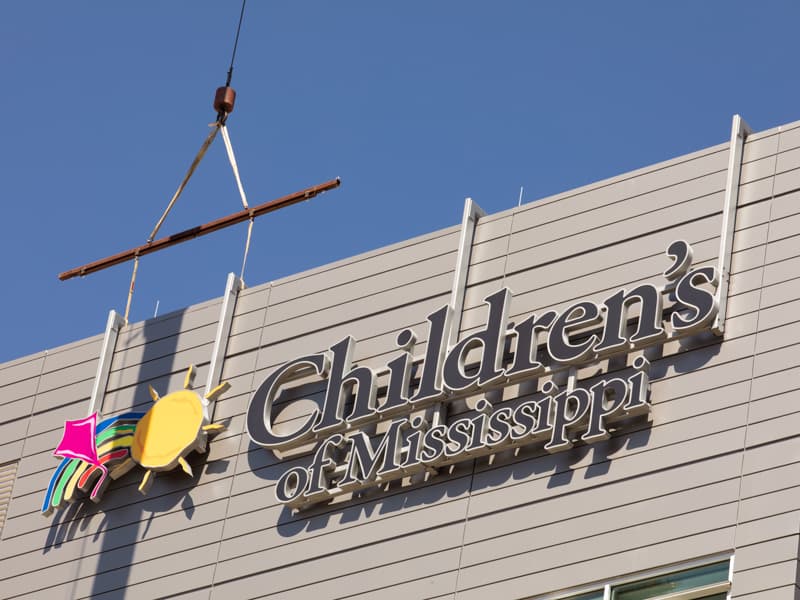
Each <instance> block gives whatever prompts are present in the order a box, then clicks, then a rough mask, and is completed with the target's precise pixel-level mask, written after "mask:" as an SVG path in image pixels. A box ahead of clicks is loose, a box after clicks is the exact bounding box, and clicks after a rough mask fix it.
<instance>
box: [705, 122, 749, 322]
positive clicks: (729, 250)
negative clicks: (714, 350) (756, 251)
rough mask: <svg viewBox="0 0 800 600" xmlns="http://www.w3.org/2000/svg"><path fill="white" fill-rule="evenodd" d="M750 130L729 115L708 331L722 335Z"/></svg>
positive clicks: (745, 124) (743, 123)
mask: <svg viewBox="0 0 800 600" xmlns="http://www.w3.org/2000/svg"><path fill="white" fill-rule="evenodd" d="M750 133H752V130H751V129H750V127H749V126H748V125H747V123H745V122H744V119H742V117H741V116H739V115H733V122H732V124H731V144H730V152H729V155H728V176H727V179H726V180H725V200H724V204H723V207H722V231H721V233H720V240H719V259H718V264H717V274H718V276H719V285H718V287H717V307H718V311H717V316H716V318H715V319H714V324H713V326H712V331H714V333H716V334H717V335H723V334H724V333H725V315H726V313H727V310H728V287H729V285H730V279H731V257H732V255H733V233H734V230H735V229H736V208H737V206H738V204H739V177H740V175H741V172H742V157H743V155H744V142H745V140H746V139H747V136H748V135H750Z"/></svg>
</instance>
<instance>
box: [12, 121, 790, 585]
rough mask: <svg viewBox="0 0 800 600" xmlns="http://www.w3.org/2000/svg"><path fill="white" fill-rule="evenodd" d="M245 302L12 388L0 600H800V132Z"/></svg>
mask: <svg viewBox="0 0 800 600" xmlns="http://www.w3.org/2000/svg"><path fill="white" fill-rule="evenodd" d="M240 288H241V286H240V283H239V281H238V280H237V279H236V278H235V277H233V276H232V277H231V278H230V279H229V281H228V286H227V288H226V289H225V293H224V295H223V296H222V297H221V298H218V299H215V300H212V301H209V302H206V303H203V304H199V305H196V306H191V307H188V308H186V309H185V310H181V311H178V312H175V313H171V314H168V315H164V316H162V317H159V318H156V319H152V320H148V321H145V322H142V323H136V324H131V325H126V326H123V325H122V324H121V323H120V321H119V319H118V317H116V316H115V315H114V314H112V315H111V317H110V318H109V326H108V328H107V331H106V332H105V334H101V335H99V336H95V337H92V338H88V339H85V340H81V341H78V342H75V343H73V344H70V345H67V346H64V347H61V348H57V349H55V350H50V351H46V352H42V353H39V354H36V355H32V356H28V357H24V358H21V359H18V360H15V361H12V362H10V363H6V364H4V365H1V366H0V504H2V506H0V511H2V512H0V523H2V525H1V526H2V531H1V532H0V536H1V537H0V565H2V569H0V579H1V580H2V584H1V585H0V597H2V598H19V599H22V598H26V599H27V598H48V599H49V598H70V599H72V598H88V597H92V598H107V599H110V598H157V597H174V598H183V599H186V600H189V599H208V598H215V599H216V598H275V599H277V598H280V599H282V600H293V599H335V598H359V599H361V598H363V599H366V598H380V599H381V600H390V599H401V598H402V599H408V598H413V599H423V598H424V599H431V600H432V599H445V598H456V599H458V600H483V599H487V598H492V599H496V600H526V599H533V598H551V599H555V598H562V597H563V598H568V597H570V598H571V597H581V598H606V599H610V598H612V597H613V598H618V599H619V600H632V599H634V598H656V597H658V598H662V597H664V598H667V597H668V598H674V599H676V600H677V599H684V600H690V599H692V598H706V597H714V598H725V597H735V598H743V599H745V598H746V599H749V600H768V599H769V600H772V599H775V600H783V599H787V600H788V599H795V598H798V597H800V573H799V572H798V556H799V554H798V548H799V547H800V437H798V435H797V431H798V429H800V402H798V400H800V383H798V382H800V352H798V348H800V122H797V123H792V124H789V125H786V126H782V127H778V128H776V129H772V130H768V131H764V132H759V133H750V132H749V131H748V130H747V128H746V126H745V125H744V124H743V123H742V122H741V121H740V120H739V119H738V118H734V126H733V131H732V135H731V142H730V143H725V144H721V145H719V146H715V147H712V148H708V149H705V150H702V151H699V152H695V153H693V154H689V155H686V156H682V157H679V158H676V159H673V160H670V161H667V162H664V163H661V164H657V165H653V166H651V167H647V168H644V169H640V170H638V171H634V172H632V173H627V174H624V175H621V176H618V177H614V178H612V179H609V180H606V181H601V182H599V183H596V184H592V185H589V186H586V187H583V188H580V189H577V190H572V191H569V192H566V193H563V194H559V195H557V196H555V197H552V198H547V199H543V200H540V201H537V202H534V203H531V204H527V205H523V206H520V207H518V208H514V209H512V210H508V211H505V212H502V213H499V214H494V215H484V214H483V213H482V211H481V210H480V209H479V207H478V206H477V205H476V204H474V203H472V202H471V201H468V202H467V203H466V205H465V211H464V218H463V222H462V224H461V225H459V226H455V227H452V228H449V229H444V230H441V231H436V232H434V233H431V234H429V235H425V236H422V237H418V238H414V239H411V240H407V241H405V242H401V243H398V244H395V245H392V246H388V247H386V248H382V249H379V250H376V251H374V252H369V253H367V254H363V255H359V256H355V257H352V258H349V259H346V260H342V261H339V262H336V263H333V264H330V265H326V266H323V267H320V268H317V269H314V270H311V271H308V272H304V273H299V274H297V275H293V276H290V277H287V278H285V279H282V280H279V281H275V282H272V283H269V284H265V285H258V286H254V287H249V288H243V289H240ZM191 365H194V367H195V369H194V379H192V378H191V377H187V372H188V371H189V369H190V366H191ZM222 383H227V384H228V385H227V386H223V387H222V388H218V387H217V386H218V385H219V384H222ZM150 388H152V390H153V391H152V392H151V391H150ZM184 388H189V389H192V390H196V391H197V392H198V394H199V395H198V396H197V398H200V397H202V396H209V397H210V398H209V399H208V400H207V401H206V400H203V401H202V402H201V404H202V405H203V406H202V409H198V410H201V412H204V413H205V414H204V415H203V416H202V422H201V421H200V420H198V421H197V422H196V423H195V424H194V425H192V426H191V428H189V430H187V429H186V428H187V427H189V426H188V425H185V423H186V422H188V421H187V419H189V417H190V416H191V415H190V414H189V413H190V412H191V410H194V409H190V408H186V409H185V410H184V409H183V408H181V409H180V410H178V411H177V412H178V413H180V414H178V416H175V414H173V415H172V416H171V417H169V418H167V417H164V418H163V419H162V418H161V417H158V416H157V415H156V414H155V413H153V414H152V417H147V418H145V417H143V413H147V412H148V411H151V409H152V408H153V406H159V402H163V404H162V406H165V407H172V406H178V404H179V402H178V400H177V398H179V396H178V395H175V393H176V392H177V391H178V390H182V389H184ZM212 390H215V391H214V392H213V393H212ZM181 398H183V397H182V396H181ZM154 400H155V403H154ZM187 402H188V401H187ZM187 406H188V405H187ZM165 410H166V409H165ZM176 410H177V409H176ZM181 411H183V412H181ZM95 412H96V413H98V417H97V419H98V421H101V422H103V423H110V422H113V423H114V424H115V426H117V425H118V426H119V427H118V433H119V432H120V431H123V430H124V428H125V427H126V426H127V425H125V424H124V423H123V420H124V419H122V415H128V414H132V413H134V414H135V415H137V416H135V417H129V419H131V420H132V424H131V425H130V427H129V429H128V430H127V431H128V433H129V434H130V435H128V436H127V437H125V435H123V434H122V433H119V438H118V441H119V440H122V439H123V438H125V439H128V442H124V443H123V442H122V441H119V444H118V445H117V446H114V447H115V448H116V449H117V450H115V451H119V452H120V454H119V456H116V455H115V457H114V458H112V459H111V462H115V461H116V465H117V466H119V465H120V464H122V462H123V461H125V460H128V461H130V460H131V457H132V459H133V462H127V463H125V464H126V465H127V467H126V469H127V470H126V469H121V470H117V471H114V469H112V468H111V466H112V464H111V463H109V468H108V472H109V474H108V476H107V477H105V479H103V473H101V471H102V469H100V468H99V467H98V468H97V469H96V471H92V468H93V465H95V463H94V462H92V461H97V464H98V465H99V464H100V462H99V461H100V457H102V456H105V455H103V454H102V452H104V451H101V425H96V424H94V423H92V424H91V427H92V429H91V434H92V435H93V436H96V437H93V438H92V440H93V441H95V440H96V444H97V452H96V453H95V451H94V449H93V448H94V444H93V445H92V449H90V451H89V454H90V455H91V456H88V457H87V456H86V455H85V454H83V455H80V454H75V452H77V450H76V448H77V446H76V445H75V444H77V442H75V443H72V442H69V443H71V444H72V445H71V446H69V444H68V442H67V441H66V440H68V439H70V438H68V434H69V431H70V429H69V426H67V427H65V422H72V423H73V428H74V430H75V431H77V428H78V427H79V426H81V427H84V428H85V427H89V426H87V425H85V424H84V425H80V423H77V421H78V420H80V419H83V420H84V421H86V417H87V415H90V414H92V413H95ZM176 414H177V413H176ZM192 414H194V413H192ZM198 414H199V413H198ZM192 418H194V417H192ZM147 419H149V420H147ZM159 419H161V420H159ZM198 419H200V417H198ZM189 420H190V419H189ZM137 423H138V424H137ZM143 423H146V424H148V425H149V434H148V433H147V432H144V429H147V427H146V426H145V425H143ZM162 423H163V426H164V427H166V429H165V430H164V431H165V432H166V433H165V432H164V431H161V430H157V426H158V427H162ZM193 423H194V422H193ZM215 423H221V424H224V425H225V429H224V430H223V431H217V430H215V429H214V428H211V429H209V431H208V436H209V437H208V441H207V452H205V453H202V452H198V451H196V450H198V449H202V448H201V447H202V446H203V445H204V444H205V435H206V434H205V432H202V426H207V425H209V424H215ZM170 427H171V428H172V429H170ZM187 431H188V432H189V433H187ZM123 433H124V432H123ZM189 434H191V436H195V435H197V437H196V438H194V437H192V439H191V440H190V441H191V442H192V443H196V444H197V445H196V446H191V447H188V448H183V446H181V448H179V449H178V450H169V448H168V449H167V450H169V452H172V454H170V456H168V457H167V458H165V459H164V460H163V461H162V463H159V462H158V461H155V462H153V460H155V459H153V460H151V458H150V457H149V456H150V454H152V453H153V452H152V451H151V450H150V449H149V447H148V446H147V444H151V445H152V444H153V443H154V442H152V440H153V439H155V437H157V436H162V437H163V439H164V440H168V441H169V443H171V442H172V441H174V440H178V441H176V442H175V443H176V444H178V442H179V441H180V440H181V439H182V437H187V436H189ZM76 435H77V434H76ZM115 435H116V434H115ZM126 435H127V434H126ZM148 435H149V438H148ZM191 436H190V437H191ZM75 439H77V438H75ZM115 439H117V438H115ZM187 439H188V437H187ZM59 440H61V442H59ZM73 441H74V440H73ZM115 443H116V442H115ZM169 443H168V442H166V441H165V442H163V444H166V446H169ZM181 443H182V442H181ZM137 444H139V445H140V446H141V447H140V448H138V450H137ZM67 446H69V448H71V450H70V449H69V448H67ZM166 446H164V447H166ZM65 448H66V450H65ZM170 448H171V447H170ZM193 448H194V451H193ZM57 449H58V450H61V451H62V453H61V454H60V455H59V456H61V457H62V458H61V459H58V458H54V457H53V452H54V450H57ZM167 450H165V451H164V452H165V453H167V454H169V452H168V451H167ZM70 452H72V454H70ZM125 452H128V454H125ZM137 452H138V454H137ZM75 456H82V457H83V458H75ZM70 457H72V458H70ZM179 459H181V460H179ZM184 459H185V461H187V467H188V468H182V467H181V465H182V460H184ZM70 460H73V461H78V462H76V463H74V464H76V465H78V466H77V468H78V469H81V468H84V469H85V471H84V472H86V473H87V477H86V479H85V480H84V481H82V482H81V481H79V479H78V477H77V475H75V476H74V477H75V481H78V484H75V483H73V484H72V488H70V483H69V481H70V478H69V477H67V475H68V474H67V473H66V472H64V473H61V475H58V474H57V473H56V469H57V468H59V465H60V464H63V465H65V467H64V468H75V467H69V464H72V463H68V461H70ZM59 461H61V462H59ZM80 461H83V462H82V463H81V462H80ZM170 461H171V462H170ZM168 462H169V463H170V464H169V465H167V463H168ZM176 465H178V466H176ZM173 467H174V468H173ZM90 472H92V473H93V474H91V476H89V475H90ZM76 473H77V471H76ZM145 473H149V475H147V476H145ZM101 479H103V485H104V486H105V487H104V488H103V486H101V485H100V480H101ZM143 481H144V484H143ZM62 483H63V485H62V487H59V485H61V484H62ZM96 484H97V488H96V490H97V491H98V494H97V498H95V499H96V500H98V501H97V502H96V503H93V502H92V501H91V499H90V498H89V496H90V495H91V494H92V493H93V492H94V491H95V485H96ZM105 484H107V485H105ZM80 487H83V488H85V491H83V492H82V491H80V489H77V488H80ZM140 487H141V488H142V491H146V494H142V493H141V491H140V490H139V489H138V488H140ZM101 488H103V489H101ZM100 491H102V494H100V493H99V492H100ZM43 502H44V504H43ZM43 512H44V513H47V514H46V516H43V514H42V513H43Z"/></svg>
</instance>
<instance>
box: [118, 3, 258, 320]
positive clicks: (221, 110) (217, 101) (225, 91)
mask: <svg viewBox="0 0 800 600" xmlns="http://www.w3.org/2000/svg"><path fill="white" fill-rule="evenodd" d="M246 4H247V0H242V9H241V11H240V13H239V24H238V26H237V27H236V37H235V38H234V42H233V52H232V53H231V62H230V66H229V67H228V74H227V77H226V78H225V85H224V86H223V87H221V88H218V89H217V93H216V96H215V98H214V108H216V109H217V120H216V121H215V122H214V123H211V124H210V127H211V128H212V129H211V132H210V133H209V134H208V136H207V137H206V139H205V141H204V142H203V144H202V145H201V146H200V150H199V151H198V152H197V154H196V155H195V157H194V160H193V161H192V164H191V165H190V166H189V169H188V170H187V171H186V174H185V175H184V176H183V179H182V180H181V183H180V185H178V189H177V190H176V191H175V193H174V194H173V195H172V198H171V199H170V201H169V203H168V204H167V207H166V209H164V212H163V213H162V215H161V217H160V218H159V219H158V221H157V222H156V225H155V227H153V231H152V232H150V235H149V236H148V238H147V244H150V243H151V242H152V241H153V240H154V239H155V237H156V235H157V234H158V231H159V229H161V226H162V225H163V224H164V221H165V220H166V218H167V215H169V213H170V211H171V210H172V208H173V206H175V203H176V202H177V201H178V198H179V197H180V196H181V194H182V193H183V190H184V189H185V188H186V185H187V184H188V183H189V179H191V177H192V175H194V172H195V170H196V169H197V167H198V165H199V164H200V161H201V160H203V157H204V156H205V155H206V152H207V151H208V149H209V147H210V146H211V143H212V142H213V141H214V138H216V136H217V132H219V131H221V132H222V138H223V141H224V142H225V150H226V152H227V154H228V161H229V162H230V164H231V168H232V169H233V176H234V178H235V179H236V185H237V187H238V189H239V196H240V197H241V200H242V205H243V206H244V208H245V210H249V209H250V206H249V205H248V203H247V196H246V195H245V193H244V187H243V186H242V180H241V177H240V176H239V168H238V166H237V164H236V157H235V156H234V154H233V146H232V145H231V140H230V136H229V134H228V130H227V127H226V125H225V123H226V121H227V120H228V115H229V114H230V113H231V112H232V111H233V102H234V100H235V98H236V93H235V92H234V91H233V88H231V87H230V84H231V79H232V77H233V65H234V60H235V59H236V50H237V48H238V46H239V33H240V32H241V30H242V21H243V20H244V8H245V5H246ZM253 221H254V217H253V215H251V216H250V223H249V225H248V227H247V242H246V243H245V250H244V259H243V260H242V274H241V278H242V279H244V267H245V264H246V262H247V254H248V252H249V251H250V238H251V236H252V232H253ZM138 270H139V255H138V254H137V255H136V256H135V257H134V260H133V273H132V275H131V283H130V286H129V287H128V300H127V302H126V304H125V322H126V323H127V322H128V316H129V315H130V309H131V301H132V300H133V290H134V289H135V287H136V275H137V272H138Z"/></svg>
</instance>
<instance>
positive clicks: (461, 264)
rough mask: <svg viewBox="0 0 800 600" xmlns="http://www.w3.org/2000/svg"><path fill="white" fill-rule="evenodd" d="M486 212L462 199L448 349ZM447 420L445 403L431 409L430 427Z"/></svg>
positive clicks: (458, 321) (455, 335)
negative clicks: (478, 228) (477, 232)
mask: <svg viewBox="0 0 800 600" xmlns="http://www.w3.org/2000/svg"><path fill="white" fill-rule="evenodd" d="M485 216H486V212H485V211H484V210H483V209H482V208H481V207H480V206H478V204H477V203H476V202H475V201H474V200H473V199H472V198H465V199H464V213H463V216H462V218H461V235H460V237H459V239H458V255H457V256H456V268H455V273H454V275H453V287H452V289H451V291H450V315H451V322H450V336H449V339H448V341H447V345H448V348H452V347H453V346H455V345H456V343H457V342H458V333H459V331H460V329H461V313H462V312H463V311H464V296H465V295H466V292H467V276H468V275H469V260H470V257H471V256H472V242H473V240H474V239H475V224H476V223H477V222H478V219H480V218H481V217H485ZM446 419H447V403H445V402H440V403H438V404H435V405H434V407H433V416H432V419H431V425H432V426H434V427H435V426H436V425H441V424H443V423H444V422H445V420H446Z"/></svg>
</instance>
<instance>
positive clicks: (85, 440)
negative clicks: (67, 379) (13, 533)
mask: <svg viewBox="0 0 800 600" xmlns="http://www.w3.org/2000/svg"><path fill="white" fill-rule="evenodd" d="M144 414H145V413H141V412H128V413H124V414H121V415H117V416H116V417H111V418H109V419H105V420H103V421H100V423H97V413H92V414H91V415H89V416H88V417H86V418H85V419H78V420H76V421H67V422H66V423H65V424H64V434H63V436H62V438H61V443H60V444H59V445H58V447H57V448H56V449H55V451H54V452H53V454H54V455H56V456H61V457H62V460H61V464H60V465H59V466H58V468H57V469H56V470H55V472H54V473H53V476H52V477H51V478H50V484H49V485H48V486H47V492H46V493H45V498H44V503H43V504H42V513H43V514H44V515H45V516H47V515H49V514H50V513H52V512H53V510H55V509H57V508H61V507H62V506H64V504H65V503H67V502H74V501H75V499H76V497H77V491H78V490H80V491H82V492H86V491H88V490H89V488H90V487H91V492H90V493H89V498H90V499H91V500H92V502H99V501H100V497H101V496H102V494H103V490H105V488H106V485H108V474H109V472H108V469H109V467H111V466H113V465H114V464H116V463H117V462H118V461H121V460H124V459H127V458H128V457H129V456H130V454H131V444H132V443H133V434H134V431H135V430H136V425H137V424H138V423H139V420H140V419H141V418H142V417H143V416H144ZM95 479H96V480H97V481H96V482H95V483H94V485H92V484H93V482H94V481H95Z"/></svg>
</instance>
